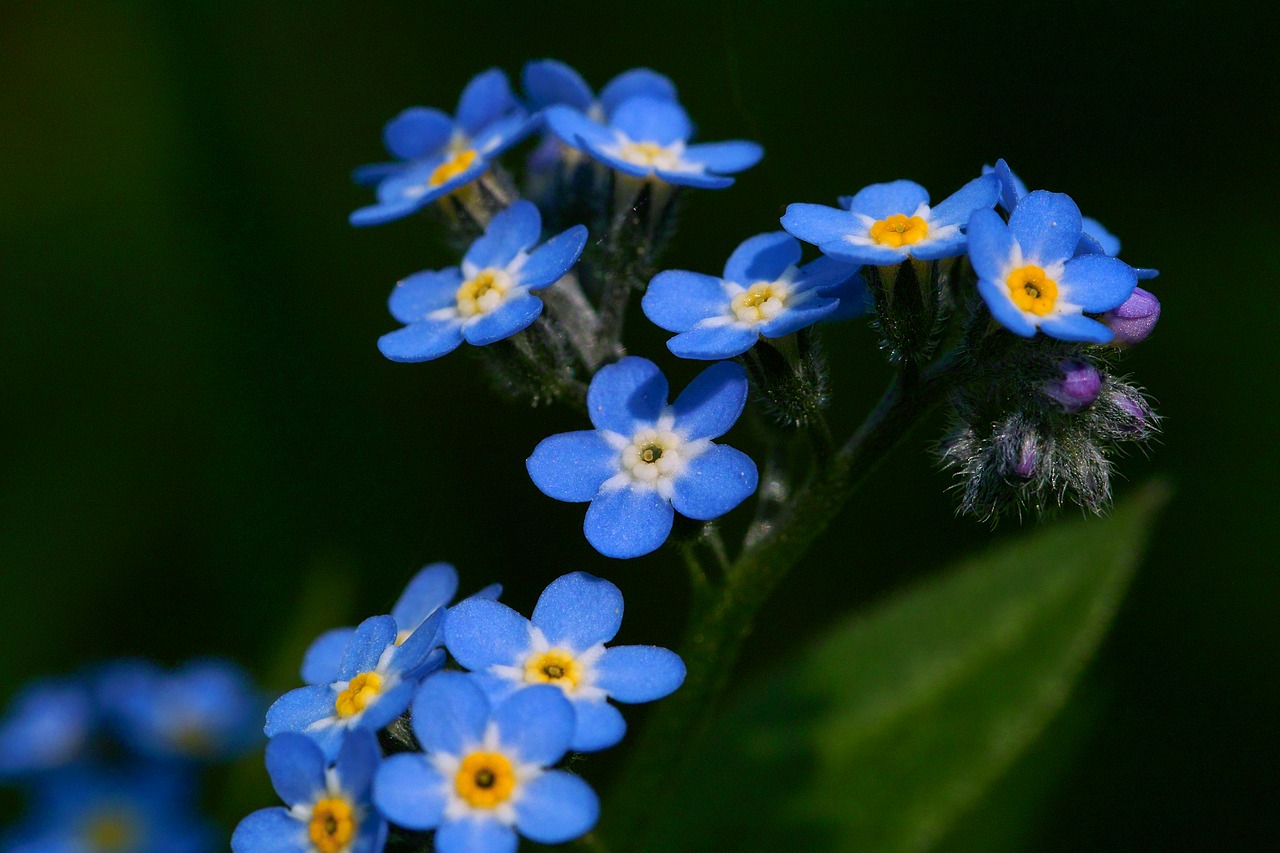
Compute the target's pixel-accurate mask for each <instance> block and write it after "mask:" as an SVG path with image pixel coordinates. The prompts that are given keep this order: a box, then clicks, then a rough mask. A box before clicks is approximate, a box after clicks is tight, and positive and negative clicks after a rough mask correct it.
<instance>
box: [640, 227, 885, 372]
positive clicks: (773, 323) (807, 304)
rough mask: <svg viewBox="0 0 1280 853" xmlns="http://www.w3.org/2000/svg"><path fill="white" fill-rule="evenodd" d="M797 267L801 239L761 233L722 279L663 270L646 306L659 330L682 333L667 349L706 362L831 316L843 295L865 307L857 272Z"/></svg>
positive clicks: (843, 267) (847, 267)
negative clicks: (659, 327) (762, 339)
mask: <svg viewBox="0 0 1280 853" xmlns="http://www.w3.org/2000/svg"><path fill="white" fill-rule="evenodd" d="M799 262H800V242H799V241H798V240H796V238H794V237H792V236H791V235H790V234H787V233H786V232H785V231H775V232H772V233H769V234H758V235H756V236H755V237H751V238H748V239H747V240H746V241H744V242H743V243H742V245H740V246H738V248H737V249H735V250H734V252H733V254H732V255H730V256H729V260H728V262H727V263H725V266H724V275H723V276H721V277H719V278H717V277H716V276H711V275H704V274H702V273H696V272H689V271H687V270H666V271H664V272H660V273H658V274H657V275H656V276H654V278H653V280H652V281H651V282H649V288H648V290H646V291H645V294H644V299H643V300H642V301H641V306H642V307H643V308H644V313H645V316H647V317H648V318H649V319H650V320H652V321H653V322H654V323H656V324H657V325H658V326H661V327H662V328H664V329H666V330H667V331H668V332H678V333H679V334H677V335H676V336H675V337H674V338H672V339H671V340H669V341H667V349H669V350H671V352H673V353H674V354H675V355H678V356H680V357H681V358H698V359H708V360H713V359H722V358H733V357H734V356H738V355H742V354H743V353H744V352H746V351H747V350H749V349H751V347H752V346H754V345H755V342H756V341H758V340H759V339H760V338H761V337H765V338H781V337H783V336H784V335H789V334H791V333H793V332H797V331H799V330H800V329H803V328H805V327H806V326H811V325H813V324H814V323H816V322H818V321H819V320H825V319H828V318H830V317H831V316H832V315H834V314H835V312H836V310H837V309H838V308H839V307H840V302H841V298H840V296H839V295H837V294H841V295H843V297H844V298H846V299H849V300H851V301H852V302H853V304H854V305H855V306H856V307H857V309H859V310H861V309H864V308H865V305H866V301H865V299H864V298H862V296H861V291H862V290H863V286H862V285H861V282H862V280H861V278H860V277H859V276H858V267H856V266H854V265H853V264H842V263H839V262H834V263H831V262H824V263H819V264H808V265H806V266H803V267H799V266H797V264H798V263H799ZM855 280H856V281H855ZM850 316H851V314H850Z"/></svg>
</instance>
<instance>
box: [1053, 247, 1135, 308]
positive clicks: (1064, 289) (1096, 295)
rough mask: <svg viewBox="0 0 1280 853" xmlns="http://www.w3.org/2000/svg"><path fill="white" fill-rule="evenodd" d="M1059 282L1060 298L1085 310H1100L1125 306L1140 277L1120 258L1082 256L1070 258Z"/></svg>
mask: <svg viewBox="0 0 1280 853" xmlns="http://www.w3.org/2000/svg"><path fill="white" fill-rule="evenodd" d="M1058 284H1059V286H1060V287H1061V298H1063V299H1065V300H1066V301H1068V302H1070V303H1072V304H1073V305H1079V306H1080V307H1081V308H1083V309H1084V310H1085V311H1089V312H1091V313H1101V312H1103V311H1110V310H1111V309H1112V308H1118V307H1120V306H1121V305H1123V304H1124V301H1125V300H1126V299H1128V298H1129V297H1130V296H1131V295H1133V289H1134V288H1135V287H1137V286H1138V277H1137V276H1135V275H1134V274H1133V269H1132V268H1131V267H1130V266H1129V265H1128V264H1126V263H1125V262H1124V261H1122V260H1120V259H1119V258H1112V257H1108V256H1107V255H1081V256H1080V257H1077V258H1073V259H1071V260H1069V261H1067V265H1066V267H1065V268H1064V269H1063V271H1062V280H1061V281H1059V282H1058Z"/></svg>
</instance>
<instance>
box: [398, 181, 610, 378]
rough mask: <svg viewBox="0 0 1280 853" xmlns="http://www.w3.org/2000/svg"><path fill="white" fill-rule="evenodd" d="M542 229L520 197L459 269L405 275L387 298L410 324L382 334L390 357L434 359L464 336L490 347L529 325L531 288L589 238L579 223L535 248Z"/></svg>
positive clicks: (560, 271)
mask: <svg viewBox="0 0 1280 853" xmlns="http://www.w3.org/2000/svg"><path fill="white" fill-rule="evenodd" d="M541 235H542V217H541V216H540V215H539V214H538V208H537V207H536V206H535V205H534V204H533V203H532V202H528V201H517V202H516V203H515V204H513V205H511V207H508V208H507V209H506V210H504V211H502V212H501V213H499V214H498V215H497V216H495V217H493V219H492V221H490V222H489V227H488V228H486V229H485V232H484V235H483V236H481V237H479V238H478V239H477V240H476V241H475V242H474V243H472V244H471V248H469V249H468V250H467V254H466V257H464V258H463V259H462V266H461V268H459V267H449V268H448V269H443V270H439V271H434V270H424V271H423V272H419V273H414V274H413V275H411V276H409V277H408V278H406V279H405V280H404V281H401V282H400V283H399V284H398V285H396V289H395V290H393V291H392V292H391V298H390V300H388V305H389V307H390V308H391V316H393V317H395V318H396V319H397V320H399V321H400V322H402V323H405V324H406V325H405V327H404V328H403V329H399V330H397V331H394V332H391V333H389V334H386V335H383V336H382V337H381V338H379V339H378V349H380V350H382V354H383V355H385V356H386V357H387V358H389V359H391V360H392V361H401V362H418V361H430V360H431V359H434V358H439V357H440V356H442V355H445V354H447V353H450V352H453V350H455V349H457V348H458V346H459V344H461V343H462V342H463V341H464V340H465V341H467V343H470V344H472V345H473V346H485V345H486V344H491V343H493V342H495V341H500V340H502V339H503V338H509V337H511V336H512V335H514V334H515V333H517V332H519V331H521V330H523V329H525V328H527V327H528V326H529V325H530V324H531V323H533V321H534V320H536V319H538V315H540V314H541V313H542V300H541V299H539V298H538V297H537V296H535V295H534V294H533V291H536V290H541V289H542V288H544V287H547V286H549V285H551V284H554V283H555V282H556V281H558V280H559V279H560V277H561V276H562V275H564V274H565V273H567V272H568V271H569V270H570V268H572V267H573V265H574V264H575V263H577V262H578V256H579V255H581V254H582V249H583V247H584V246H586V244H587V229H586V228H585V227H583V226H581V225H575V226H573V227H572V228H570V229H568V230H566V231H564V232H562V233H560V234H558V235H556V236H555V237H552V238H551V239H550V240H548V241H547V242H546V243H544V244H542V245H541V246H539V247H538V248H537V249H535V250H533V251H532V252H531V251H530V249H533V246H534V244H536V243H537V242H538V239H539V237H541Z"/></svg>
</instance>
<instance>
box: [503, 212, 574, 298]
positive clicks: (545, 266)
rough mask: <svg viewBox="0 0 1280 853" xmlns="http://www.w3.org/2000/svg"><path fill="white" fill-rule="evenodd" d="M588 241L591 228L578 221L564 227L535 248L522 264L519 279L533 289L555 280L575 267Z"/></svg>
mask: <svg viewBox="0 0 1280 853" xmlns="http://www.w3.org/2000/svg"><path fill="white" fill-rule="evenodd" d="M586 245H587V228H586V226H585V225H575V226H573V227H572V228H569V229H568V230H565V231H562V232H560V233H559V234H557V235H556V236H554V237H552V238H551V239H550V240H548V241H547V242H545V243H543V244H542V245H541V246H539V247H538V248H536V249H534V250H533V253H532V254H530V255H529V257H528V258H526V259H525V262H524V263H523V264H522V265H521V266H520V271H519V274H518V275H517V280H518V281H519V283H520V284H521V285H523V286H524V287H527V288H529V289H530V290H537V289H538V288H541V287H546V286H547V285H549V284H555V283H556V282H557V281H558V280H559V279H560V277H561V276H562V275H564V274H565V273H567V272H568V271H569V270H571V269H573V265H574V264H576V263H577V262H578V256H579V255H581V254H582V250H583V249H584V248H586Z"/></svg>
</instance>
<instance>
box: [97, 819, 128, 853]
mask: <svg viewBox="0 0 1280 853" xmlns="http://www.w3.org/2000/svg"><path fill="white" fill-rule="evenodd" d="M84 835H85V839H86V840H87V841H88V842H89V847H90V848H91V849H93V850H100V851H103V853H120V851H124V850H129V849H131V848H132V847H133V846H134V842H136V841H137V840H138V830H137V827H136V826H134V824H133V821H132V820H130V819H129V817H128V816H127V815H122V814H106V815H101V816H99V817H97V818H95V819H94V820H92V821H90V823H89V825H88V828H87V829H86V830H85V834H84Z"/></svg>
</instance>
